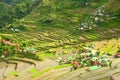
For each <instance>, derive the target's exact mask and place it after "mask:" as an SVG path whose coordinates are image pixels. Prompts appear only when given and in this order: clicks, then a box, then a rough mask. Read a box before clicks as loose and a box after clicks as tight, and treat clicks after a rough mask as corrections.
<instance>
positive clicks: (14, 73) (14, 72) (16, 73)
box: [10, 71, 18, 76]
mask: <svg viewBox="0 0 120 80" xmlns="http://www.w3.org/2000/svg"><path fill="white" fill-rule="evenodd" d="M10 75H14V76H16V75H18V72H17V71H13V72H11V73H10Z"/></svg>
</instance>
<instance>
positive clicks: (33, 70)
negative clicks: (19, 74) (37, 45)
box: [29, 68, 38, 73]
mask: <svg viewBox="0 0 120 80" xmlns="http://www.w3.org/2000/svg"><path fill="white" fill-rule="evenodd" d="M29 72H30V73H36V72H38V70H36V69H35V68H32V69H30V70H29Z"/></svg>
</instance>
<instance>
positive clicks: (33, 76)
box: [32, 64, 71, 78]
mask: <svg viewBox="0 0 120 80" xmlns="http://www.w3.org/2000/svg"><path fill="white" fill-rule="evenodd" d="M69 66H71V64H63V65H59V66H53V67H48V68H45V69H43V70H41V71H40V72H38V73H36V74H33V75H32V78H35V77H38V76H40V75H42V74H44V73H45V72H48V71H50V70H52V69H61V68H65V67H69Z"/></svg>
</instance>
